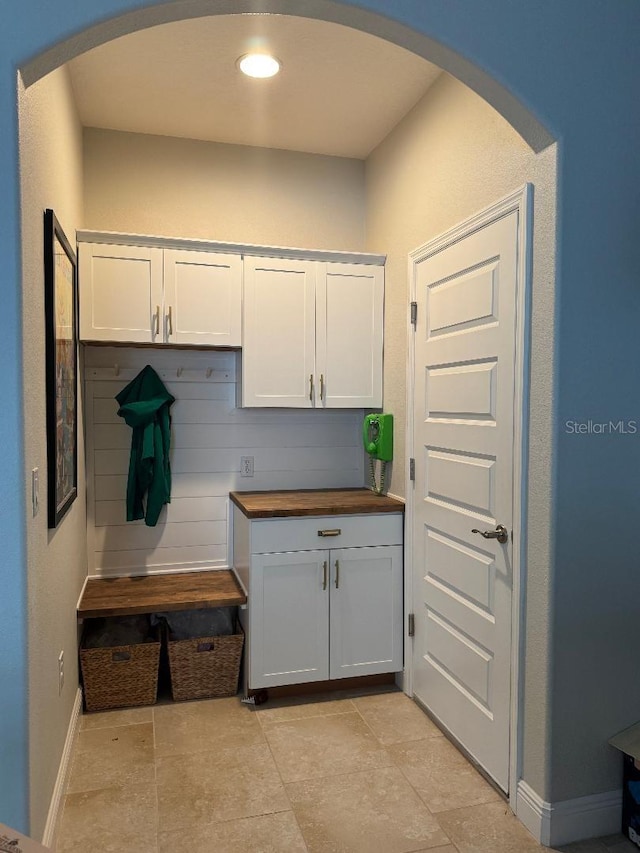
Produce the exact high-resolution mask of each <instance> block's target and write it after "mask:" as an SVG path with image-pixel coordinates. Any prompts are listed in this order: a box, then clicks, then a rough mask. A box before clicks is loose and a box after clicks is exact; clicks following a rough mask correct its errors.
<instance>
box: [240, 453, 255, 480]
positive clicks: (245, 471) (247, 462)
mask: <svg viewBox="0 0 640 853" xmlns="http://www.w3.org/2000/svg"><path fill="white" fill-rule="evenodd" d="M240 476H241V477H253V456H241V457H240Z"/></svg>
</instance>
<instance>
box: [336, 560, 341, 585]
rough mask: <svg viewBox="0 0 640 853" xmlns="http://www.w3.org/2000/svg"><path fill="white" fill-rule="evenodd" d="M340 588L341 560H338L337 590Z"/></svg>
mask: <svg viewBox="0 0 640 853" xmlns="http://www.w3.org/2000/svg"><path fill="white" fill-rule="evenodd" d="M339 586H340V560H336V589H338V587H339Z"/></svg>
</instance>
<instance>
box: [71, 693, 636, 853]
mask: <svg viewBox="0 0 640 853" xmlns="http://www.w3.org/2000/svg"><path fill="white" fill-rule="evenodd" d="M336 696H337V697H338V698H336ZM544 849H545V848H542V847H540V845H539V844H537V843H536V842H535V841H534V840H533V838H532V837H531V836H530V835H529V833H528V832H527V831H526V829H524V827H523V826H522V825H521V824H520V823H519V822H518V821H517V820H516V819H515V817H514V816H513V815H512V813H511V812H510V810H509V808H508V806H507V804H506V803H505V802H504V800H502V799H501V797H500V796H499V795H498V794H497V793H496V792H495V791H494V789H493V788H492V787H491V786H490V785H489V784H488V783H487V782H486V781H485V780H484V779H483V778H482V777H481V776H480V775H479V774H478V773H477V772H476V771H475V770H474V768H473V767H472V766H471V765H470V764H469V763H468V762H467V761H466V760H465V759H464V758H463V757H462V756H461V755H460V753H459V752H458V751H457V750H456V749H455V748H454V747H453V746H452V745H451V744H450V743H449V741H448V740H446V739H445V738H444V737H443V736H442V734H441V733H440V731H439V730H438V729H437V728H436V727H435V726H434V725H433V723H432V722H431V721H430V720H429V718H428V717H427V716H426V715H425V714H424V713H423V712H422V711H421V710H420V709H419V708H418V706H417V705H415V704H414V703H413V702H412V701H411V700H410V699H408V698H407V697H406V696H404V695H403V694H402V693H399V692H397V691H386V692H381V693H374V694H370V695H363V694H362V693H360V694H357V693H351V694H346V693H343V694H335V695H333V696H331V697H318V696H316V697H305V698H301V699H297V700H291V699H289V700H280V701H277V702H276V701H272V702H269V703H268V704H267V705H265V706H262V707H258V708H251V707H247V706H244V705H242V704H241V703H240V701H239V700H238V699H236V698H233V699H213V700H209V701H201V702H184V703H176V704H167V705H158V706H156V707H154V708H140V709H135V710H123V711H111V712H108V713H104V714H90V715H85V716H84V717H83V718H82V724H81V730H80V732H79V735H78V740H77V744H76V747H75V753H74V759H73V765H72V770H71V775H70V780H69V785H68V791H67V794H66V798H65V804H64V810H63V814H62V820H61V826H60V830H59V833H58V839H57V853H182V851H188V853H412V851H414V853H420V851H427V850H430V851H434V853H456V851H458V853H469V852H470V851H477V853H529V852H530V851H541V850H544ZM564 849H565V850H566V851H567V853H568V851H571V853H605V851H615V853H625V851H632V850H637V848H635V847H633V846H632V845H631V844H629V843H628V842H626V841H625V840H624V839H623V838H622V836H615V837H611V838H605V839H600V840H594V841H589V842H582V843H580V844H574V845H569V847H567V848H564Z"/></svg>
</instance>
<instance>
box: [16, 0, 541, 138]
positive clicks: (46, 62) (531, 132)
mask: <svg viewBox="0 0 640 853" xmlns="http://www.w3.org/2000/svg"><path fill="white" fill-rule="evenodd" d="M321 7H322V8H321ZM203 10H204V4H193V3H192V4H189V7H188V8H186V4H174V5H171V6H170V7H169V8H167V7H163V8H162V9H160V8H159V7H149V8H148V9H146V10H143V11H139V12H135V13H131V14H129V15H124V16H122V17H120V18H114V19H111V20H110V21H109V22H105V23H102V24H97V25H95V26H93V27H90V28H88V29H86V30H84V31H83V33H81V34H80V35H78V36H76V37H72V38H70V39H68V40H67V41H65V42H61V43H60V44H59V45H58V46H56V47H55V48H52V49H50V50H48V51H45V52H44V53H43V54H41V55H40V57H38V58H37V59H35V60H33V61H31V62H29V63H27V64H25V65H24V66H23V69H22V71H23V79H24V80H25V82H26V83H27V84H30V83H34V82H35V81H36V80H37V79H39V78H40V77H41V76H43V75H44V74H46V73H47V72H48V71H49V70H51V69H53V68H55V67H57V65H59V64H61V63H62V62H63V61H66V60H67V59H69V58H70V57H71V56H73V55H76V54H78V53H80V52H82V51H83V50H86V49H88V48H89V47H91V46H95V45H97V44H100V43H103V42H104V41H107V40H108V39H110V38H114V37H117V36H118V35H121V34H124V33H126V32H132V31H133V30H135V29H139V28H142V27H146V26H152V25H153V24H154V23H158V22H160V20H163V21H168V20H178V19H180V18H181V17H189V16H190V17H197V16H198V15H201V14H203ZM247 10H249V9H248V6H247ZM229 11H230V9H229V8H227V7H225V8H221V9H220V10H219V11H217V10H216V13H217V14H228V13H229ZM233 11H234V12H237V11H238V9H237V6H236V7H235V8H234V9H233ZM261 11H263V12H264V11H271V10H270V9H268V10H264V9H262V10H261ZM274 11H279V12H283V11H286V10H285V9H284V5H283V4H278V9H277V10H274ZM206 14H207V15H211V14H212V10H211V9H207V10H206ZM296 14H299V10H296ZM309 14H310V16H312V17H315V16H317V17H319V18H324V19H329V20H334V21H336V22H338V23H345V22H347V21H348V22H349V25H351V26H357V27H358V28H361V29H363V30H366V31H369V32H372V33H374V34H378V35H381V36H383V37H385V38H390V39H391V40H392V41H394V42H396V43H397V44H401V45H402V46H405V47H409V49H413V50H416V52H419V53H420V54H421V55H426V56H428V57H429V58H431V59H432V60H434V59H436V61H437V62H438V64H440V65H442V67H445V68H448V69H449V70H450V71H452V73H455V74H456V76H459V77H460V79H463V80H465V79H466V81H467V82H468V83H469V84H472V85H473V87H474V88H475V89H476V91H478V92H479V93H481V94H483V96H485V97H486V99H487V100H488V101H489V102H491V103H493V104H494V106H496V107H498V105H500V111H501V112H503V115H505V116H506V117H508V118H509V120H510V121H511V122H512V124H513V126H514V127H516V128H517V129H518V130H519V132H521V134H522V136H523V137H524V138H525V139H526V140H527V141H528V143H529V144H530V146H531V147H532V148H533V150H541V149H543V148H544V147H545V145H547V144H548V143H549V142H550V141H551V136H550V135H549V134H548V132H547V131H546V130H545V129H544V127H543V126H542V125H541V124H540V123H539V122H538V121H537V120H535V119H532V117H531V116H530V114H529V113H528V112H527V111H526V110H523V108H522V107H521V105H520V104H519V103H518V102H517V101H516V100H515V99H514V98H513V97H512V96H511V95H510V94H509V92H508V91H507V90H506V89H505V88H504V87H502V86H498V85H496V84H495V83H493V81H491V79H490V78H489V77H487V76H486V75H485V74H484V73H483V72H479V71H478V70H477V69H475V68H474V67H473V66H471V65H470V64H469V63H467V62H466V60H463V59H462V58H461V57H460V56H459V55H458V54H456V53H454V52H453V51H451V50H449V49H446V48H443V47H442V45H438V44H437V43H436V42H434V41H433V40H431V39H426V38H423V37H417V38H416V34H415V33H413V32H412V31H411V30H410V29H408V28H406V27H404V26H401V25H397V24H395V25H391V24H390V23H389V22H388V21H387V20H385V19H382V18H379V16H377V15H375V14H373V13H369V12H362V14H360V13H356V12H355V11H354V10H353V9H347V8H344V9H339V8H336V5H335V4H318V7H317V8H314V9H312V10H310V12H309ZM161 16H163V17H161ZM172 16H173V17H172ZM418 48H419V49H418Z"/></svg>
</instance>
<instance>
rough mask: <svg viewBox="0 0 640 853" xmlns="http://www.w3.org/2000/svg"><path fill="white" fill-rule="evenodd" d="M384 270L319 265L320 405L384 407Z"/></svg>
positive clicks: (317, 288) (371, 266)
mask: <svg viewBox="0 0 640 853" xmlns="http://www.w3.org/2000/svg"><path fill="white" fill-rule="evenodd" d="M383 307H384V268H383V267H379V266H373V265H367V264H339V263H319V264H318V279H317V285H316V373H317V375H318V378H317V382H318V385H319V386H320V387H319V392H318V396H317V398H316V401H317V403H316V405H321V406H327V407H329V408H348V407H352V408H366V409H369V408H379V407H381V406H382V338H383Z"/></svg>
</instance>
